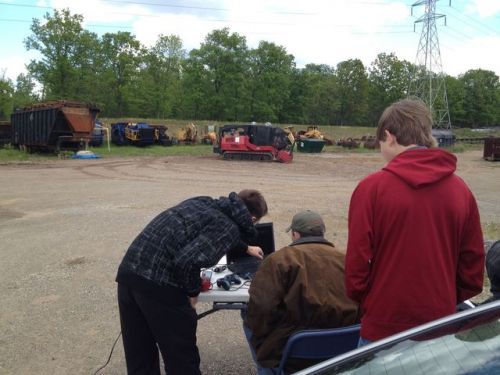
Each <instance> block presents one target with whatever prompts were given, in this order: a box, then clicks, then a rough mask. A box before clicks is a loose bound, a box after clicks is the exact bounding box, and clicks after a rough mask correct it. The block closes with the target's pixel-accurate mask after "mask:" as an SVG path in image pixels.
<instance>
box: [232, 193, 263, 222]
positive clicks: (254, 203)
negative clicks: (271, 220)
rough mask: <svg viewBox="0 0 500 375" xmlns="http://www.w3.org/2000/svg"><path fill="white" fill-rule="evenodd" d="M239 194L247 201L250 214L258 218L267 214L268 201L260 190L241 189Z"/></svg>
mask: <svg viewBox="0 0 500 375" xmlns="http://www.w3.org/2000/svg"><path fill="white" fill-rule="evenodd" d="M238 196H239V197H240V198H241V200H242V201H243V202H244V203H245V205H246V206H247V208H248V211H250V214H251V215H253V216H255V217H256V218H257V219H260V218H261V217H263V216H266V215H267V203H266V200H265V199H264V197H263V196H262V194H261V193H260V191H258V190H253V189H245V190H242V191H240V192H239V193H238Z"/></svg>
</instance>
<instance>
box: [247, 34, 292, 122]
mask: <svg viewBox="0 0 500 375" xmlns="http://www.w3.org/2000/svg"><path fill="white" fill-rule="evenodd" d="M249 61H250V64H249V66H250V72H249V74H250V80H249V86H250V104H249V106H250V108H249V112H250V113H251V116H252V118H253V119H254V120H255V121H259V122H266V121H271V122H276V121H282V120H283V118H284V113H283V108H284V103H285V102H286V100H287V98H288V96H289V94H290V81H291V75H292V71H293V69H294V68H295V63H294V57H293V56H292V55H289V54H287V52H286V50H285V48H283V47H281V46H277V45H276V44H274V43H269V42H264V41H262V42H260V43H259V47H258V48H257V49H254V50H252V51H250V54H249Z"/></svg>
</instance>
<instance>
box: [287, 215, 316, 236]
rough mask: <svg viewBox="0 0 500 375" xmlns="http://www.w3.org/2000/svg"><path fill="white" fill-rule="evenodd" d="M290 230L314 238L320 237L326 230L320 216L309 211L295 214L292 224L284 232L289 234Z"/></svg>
mask: <svg viewBox="0 0 500 375" xmlns="http://www.w3.org/2000/svg"><path fill="white" fill-rule="evenodd" d="M292 229H293V230H294V231H296V232H300V233H303V234H309V235H315V236H322V235H323V234H324V233H325V230H326V229H325V223H324V222H323V219H322V218H321V216H320V214H318V213H317V212H314V211H311V210H304V211H300V212H299V213H297V214H295V216H294V217H293V219H292V224H290V226H289V227H288V228H287V230H286V231H287V232H290V231H291V230H292Z"/></svg>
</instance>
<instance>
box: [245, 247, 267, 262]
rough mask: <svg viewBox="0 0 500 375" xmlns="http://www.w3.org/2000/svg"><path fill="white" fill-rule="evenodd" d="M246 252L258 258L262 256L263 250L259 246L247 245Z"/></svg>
mask: <svg viewBox="0 0 500 375" xmlns="http://www.w3.org/2000/svg"><path fill="white" fill-rule="evenodd" d="M247 254H248V255H251V256H253V257H256V258H259V259H263V258H264V252H263V251H262V249H261V248H260V247H259V246H248V249H247Z"/></svg>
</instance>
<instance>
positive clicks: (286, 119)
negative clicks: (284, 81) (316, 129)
mask: <svg viewBox="0 0 500 375" xmlns="http://www.w3.org/2000/svg"><path fill="white" fill-rule="evenodd" d="M289 87H290V89H289V90H290V94H289V95H288V97H287V98H286V99H285V102H284V103H283V112H282V115H281V116H282V117H281V121H280V122H282V123H288V124H293V123H295V124H303V123H305V122H306V120H305V106H306V103H305V102H306V99H307V97H308V96H307V95H308V94H307V85H306V76H305V74H304V70H303V69H298V68H295V69H293V70H292V72H291V77H290V86H289Z"/></svg>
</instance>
